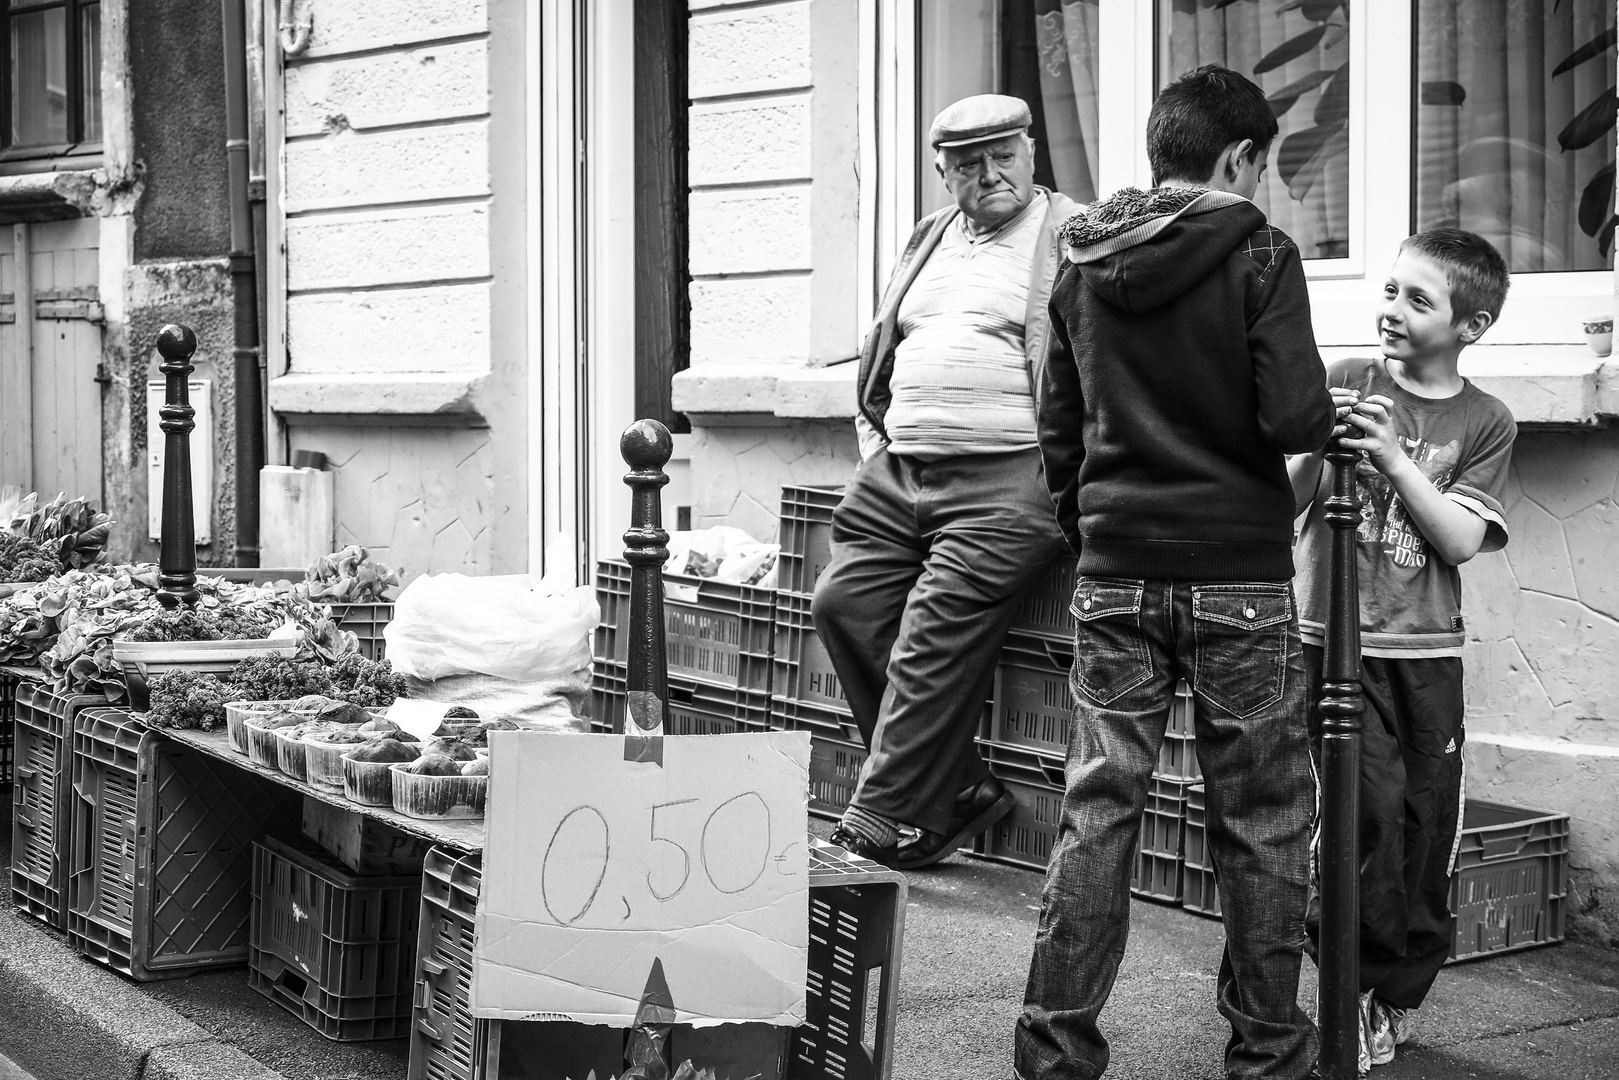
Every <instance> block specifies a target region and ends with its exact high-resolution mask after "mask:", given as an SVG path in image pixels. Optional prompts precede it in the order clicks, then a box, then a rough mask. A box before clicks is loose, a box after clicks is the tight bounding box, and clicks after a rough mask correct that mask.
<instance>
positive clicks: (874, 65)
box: [858, 0, 1619, 355]
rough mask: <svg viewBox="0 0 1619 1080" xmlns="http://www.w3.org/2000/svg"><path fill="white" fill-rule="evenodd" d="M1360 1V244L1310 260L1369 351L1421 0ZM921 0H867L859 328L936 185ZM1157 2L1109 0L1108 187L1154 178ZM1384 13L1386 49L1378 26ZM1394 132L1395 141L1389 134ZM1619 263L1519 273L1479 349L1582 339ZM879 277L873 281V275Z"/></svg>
mask: <svg viewBox="0 0 1619 1080" xmlns="http://www.w3.org/2000/svg"><path fill="white" fill-rule="evenodd" d="M1349 2H1350V64H1351V67H1350V74H1351V84H1350V133H1349V134H1350V137H1349V184H1350V225H1349V240H1350V251H1349V255H1348V256H1347V257H1346V258H1342V259H1306V260H1304V271H1305V276H1306V278H1307V279H1308V280H1309V288H1310V301H1311V308H1312V311H1313V314H1314V321H1315V328H1316V336H1317V340H1318V343H1319V344H1320V345H1321V346H1322V347H1323V348H1324V349H1351V350H1353V349H1365V348H1372V347H1375V346H1376V344H1377V340H1376V334H1375V327H1374V322H1373V314H1372V313H1373V306H1374V304H1375V302H1376V298H1377V296H1378V295H1379V292H1380V289H1381V285H1382V281H1383V276H1384V273H1385V271H1386V269H1387V267H1388V266H1389V265H1390V264H1391V263H1392V262H1393V259H1394V255H1395V253H1396V252H1397V250H1398V248H1399V245H1400V242H1401V241H1402V240H1404V239H1405V238H1406V237H1407V236H1408V235H1410V233H1411V231H1412V227H1413V215H1414V214H1415V209H1416V205H1415V204H1416V199H1415V190H1414V188H1415V177H1414V175H1413V172H1412V163H1413V161H1414V160H1415V157H1414V155H1415V148H1414V143H1415V140H1416V116H1415V114H1414V112H1413V102H1414V101H1415V99H1416V94H1415V84H1416V81H1417V78H1418V72H1417V63H1416V57H1415V55H1414V54H1413V43H1414V38H1415V26H1416V18H1417V5H1416V3H1415V0H1349ZM919 7H920V5H919V3H918V0H879V2H878V3H876V4H870V5H865V4H863V5H861V18H862V25H861V36H862V61H863V62H862V65H861V69H862V87H861V91H862V92H861V117H860V134H861V138H860V145H861V161H862V168H861V184H860V186H861V197H860V207H861V250H860V253H859V259H858V273H859V274H860V281H861V282H862V283H863V285H862V288H861V290H860V293H859V296H860V304H861V309H860V315H861V318H860V325H861V326H862V327H865V326H866V325H869V323H870V320H871V317H872V315H873V314H874V312H875V308H876V304H877V301H878V298H879V295H880V292H881V289H882V287H883V285H884V283H885V282H886V280H887V272H888V270H889V269H890V268H891V267H892V266H893V265H894V262H895V260H896V259H897V258H898V256H899V253H900V252H901V251H902V250H903V248H904V245H905V241H906V240H907V239H908V237H909V236H910V233H911V230H912V228H913V227H914V223H915V220H916V208H917V198H916V192H917V190H918V186H919V184H920V183H921V182H925V179H926V178H924V177H922V175H921V170H922V169H923V168H924V167H927V166H928V164H929V163H928V162H926V161H923V160H921V159H920V157H919V155H918V152H917V149H916V148H917V146H918V140H919V139H920V135H921V132H922V131H924V130H926V128H925V125H926V123H927V121H928V119H930V118H923V117H920V116H918V115H917V109H918V107H919V105H918V103H919V99H920V93H919V91H920V82H919V78H920V66H921V64H920V60H921V58H920V54H919V53H920V46H921V36H920V34H919V33H918V24H919V21H920V13H919ZM1158 7H1159V5H1158V4H1157V3H1142V2H1140V0H1099V3H1098V19H1099V34H1100V40H1101V49H1100V56H1099V57H1098V58H1097V60H1098V93H1099V99H1100V100H1099V104H1100V116H1099V118H1098V120H1099V126H1098V153H1099V162H1098V174H1099V176H1098V179H1099V184H1098V187H1099V189H1100V190H1101V191H1103V192H1111V191H1116V190H1118V189H1119V188H1121V187H1126V186H1132V185H1134V186H1146V185H1148V184H1150V183H1151V181H1152V177H1151V172H1150V169H1149V168H1148V166H1147V154H1146V122H1147V114H1148V112H1149V111H1150V109H1151V106H1152V99H1153V94H1154V92H1155V87H1156V76H1157V63H1158V59H1157V57H1158V48H1157V45H1158V29H1159V26H1158ZM1373 18H1376V19H1377V20H1378V21H1377V27H1378V33H1377V40H1376V47H1375V49H1374V48H1372V47H1371V45H1370V35H1369V28H1370V22H1371V20H1372V19H1373ZM1374 117H1375V118H1377V119H1378V121H1379V123H1380V125H1381V124H1382V122H1383V121H1384V119H1385V118H1393V119H1391V120H1389V122H1388V124H1387V126H1386V127H1380V136H1379V140H1378V147H1377V158H1376V161H1375V162H1374V161H1373V160H1372V159H1371V156H1370V152H1369V145H1370V143H1369V139H1370V133H1371V122H1372V119H1373V118H1374ZM1384 130H1387V131H1388V132H1389V137H1387V138H1384V137H1382V135H1381V132H1382V131H1384ZM1616 275H1619V269H1616V270H1579V271H1560V272H1558V271H1554V272H1547V273H1519V274H1514V275H1513V278H1512V291H1511V298H1510V299H1509V300H1508V303H1507V306H1506V309H1505V310H1504V311H1503V312H1502V317H1501V320H1500V322H1498V323H1497V324H1496V325H1495V326H1493V327H1491V329H1490V331H1489V333H1488V335H1487V336H1486V337H1485V338H1484V340H1483V341H1482V342H1480V344H1479V345H1478V346H1476V347H1475V349H1474V350H1470V351H1471V352H1477V351H1478V350H1481V349H1482V350H1485V351H1486V352H1488V351H1490V350H1492V349H1499V350H1501V351H1502V354H1503V355H1504V354H1505V353H1506V352H1508V351H1511V352H1516V351H1519V350H1521V349H1522V348H1524V347H1526V346H1536V347H1539V348H1538V349H1537V350H1536V352H1537V354H1543V353H1544V348H1545V347H1547V346H1550V347H1554V348H1558V349H1561V348H1563V347H1576V346H1577V347H1578V348H1579V349H1584V348H1585V345H1584V337H1583V334H1582V331H1581V326H1580V320H1581V318H1582V317H1583V316H1585V315H1588V314H1590V313H1592V312H1596V311H1602V310H1608V309H1611V308H1612V307H1613V304H1614V296H1615V282H1616ZM867 283H869V286H870V287H869V288H867V287H865V285H866V284H867Z"/></svg>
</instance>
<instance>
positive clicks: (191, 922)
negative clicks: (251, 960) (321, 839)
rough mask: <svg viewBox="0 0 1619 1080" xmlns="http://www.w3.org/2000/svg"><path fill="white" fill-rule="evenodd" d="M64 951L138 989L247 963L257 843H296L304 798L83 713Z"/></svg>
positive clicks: (142, 729) (77, 728)
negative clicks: (263, 839)
mask: <svg viewBox="0 0 1619 1080" xmlns="http://www.w3.org/2000/svg"><path fill="white" fill-rule="evenodd" d="M72 800H73V842H72V847H71V851H70V857H69V862H68V874H67V881H68V911H67V932H68V942H69V944H71V945H73V947H74V948H76V949H78V951H79V952H80V953H82V954H83V955H85V956H87V957H89V958H90V959H92V960H96V961H99V962H100V963H103V964H106V965H107V966H108V967H111V968H112V969H114V970H115V971H121V972H123V973H124V974H125V975H128V976H129V977H130V978H133V979H139V980H148V979H164V978H171V977H174V976H179V975H189V974H192V973H193V972H197V971H201V970H205V969H209V968H216V967H226V966H232V965H239V964H243V963H246V962H247V951H248V918H249V909H250V906H251V905H250V886H251V884H252V877H253V858H252V856H253V851H252V844H253V839H254V837H256V836H257V835H259V833H261V832H263V831H264V830H265V829H267V828H268V829H274V830H277V831H289V830H290V831H297V828H298V822H299V814H300V811H301V809H302V800H301V798H300V797H299V796H298V795H297V794H296V793H295V792H292V791H289V790H287V789H285V788H282V787H280V786H279V785H276V784H274V783H270V782H268V781H262V780H259V779H258V778H256V777H253V776H251V775H249V774H248V773H246V772H244V771H243V770H242V769H239V768H236V767H234V766H231V765H228V764H226V763H224V762H221V761H216V760H215V759H213V758H212V757H210V756H209V755H207V754H204V753H201V752H199V751H196V750H193V749H191V748H190V747H187V746H185V745H183V744H181V743H177V742H172V741H170V740H167V739H164V738H162V737H161V736H160V735H158V734H157V733H155V732H153V731H150V730H148V729H147V727H146V726H145V725H144V724H143V723H141V721H139V720H137V719H135V717H134V716H133V715H132V714H131V713H129V712H128V711H126V710H123V709H105V708H102V709H85V710H83V711H82V712H80V713H79V715H78V717H77V719H76V721H75V723H74V731H73V794H72Z"/></svg>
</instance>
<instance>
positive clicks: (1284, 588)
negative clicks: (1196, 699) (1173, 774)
mask: <svg viewBox="0 0 1619 1080" xmlns="http://www.w3.org/2000/svg"><path fill="white" fill-rule="evenodd" d="M1192 623H1193V631H1194V633H1195V634H1196V638H1197V654H1196V658H1195V664H1196V669H1195V671H1194V672H1193V677H1192V683H1193V689H1194V690H1196V691H1197V692H1198V693H1199V694H1202V695H1203V696H1205V697H1207V698H1208V699H1209V700H1210V701H1212V702H1214V703H1215V704H1216V705H1218V706H1220V707H1221V708H1223V709H1225V710H1226V711H1228V712H1230V713H1231V714H1232V715H1233V716H1237V717H1247V716H1252V715H1253V714H1254V713H1256V712H1258V711H1259V710H1261V709H1263V708H1265V707H1266V706H1268V705H1274V704H1275V703H1276V702H1277V701H1279V700H1281V697H1282V693H1283V691H1284V690H1285V689H1286V687H1287V642H1288V634H1289V633H1290V632H1291V631H1292V627H1293V589H1292V586H1290V585H1286V584H1281V583H1277V582H1264V581H1261V582H1242V583H1232V584H1229V585H1195V586H1193V587H1192Z"/></svg>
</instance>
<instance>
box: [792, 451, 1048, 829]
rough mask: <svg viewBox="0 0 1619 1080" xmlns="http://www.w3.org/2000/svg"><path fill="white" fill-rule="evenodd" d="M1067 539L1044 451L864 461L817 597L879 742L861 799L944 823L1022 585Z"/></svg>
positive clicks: (849, 687)
mask: <svg viewBox="0 0 1619 1080" xmlns="http://www.w3.org/2000/svg"><path fill="white" fill-rule="evenodd" d="M1062 547H1063V540H1062V535H1061V533H1060V532H1059V531H1058V529H1057V524H1056V520H1055V517H1054V515H1053V511H1052V505H1051V495H1050V494H1049V492H1048V491H1047V490H1046V484H1045V477H1044V475H1043V473H1042V471H1041V466H1040V453H1039V451H1038V450H1023V451H1016V452H1013V453H1007V454H976V455H970V456H963V457H952V458H944V459H941V460H938V461H922V460H919V459H916V458H912V457H906V456H902V455H899V454H891V453H889V452H888V450H887V449H886V448H884V449H881V450H878V451H877V452H876V453H875V454H873V455H872V456H871V457H870V458H869V459H868V460H866V461H864V462H862V463H861V465H860V467H859V469H858V470H857V471H856V472H855V477H854V480H853V481H852V482H851V483H850V484H849V487H848V490H847V492H846V493H845V494H844V496H843V502H842V503H841V504H840V505H839V506H838V508H837V510H836V511H835V512H834V513H833V515H832V561H831V562H830V563H829V564H828V566H827V568H826V569H825V570H824V571H823V572H822V574H821V577H820V580H819V581H818V582H817V583H816V586H815V601H814V606H813V612H814V617H815V629H816V631H817V632H818V633H819V634H820V637H821V642H822V644H824V645H825V646H826V651H827V653H828V654H829V655H830V656H831V659H832V664H833V666H834V667H835V668H836V669H837V673H838V679H839V681H840V682H841V683H842V684H843V691H844V694H845V696H846V697H847V698H848V701H849V709H850V711H851V712H852V713H853V714H854V719H855V723H856V724H858V725H859V727H860V734H861V736H862V737H863V738H864V739H865V741H866V745H867V747H868V748H869V749H870V751H871V752H870V755H869V756H868V757H867V759H866V764H865V767H864V768H863V769H862V770H861V774H860V783H859V786H858V787H857V788H856V790H855V795H854V804H855V805H857V806H859V807H861V808H862V809H865V810H870V811H872V812H873V813H877V814H881V815H883V816H884V817H887V818H890V819H892V820H895V821H900V822H904V823H906V824H909V825H915V826H918V827H920V828H924V829H928V830H930V831H932V832H937V833H948V832H949V831H950V828H949V826H950V821H951V817H952V814H953V810H954V805H955V800H956V796H957V795H958V794H959V793H960V792H961V791H962V790H963V789H964V788H967V787H969V786H971V785H974V784H977V783H978V782H979V781H981V780H983V779H984V777H985V776H987V775H988V770H987V769H986V767H985V765H984V761H983V759H982V758H981V757H979V755H978V751H977V749H976V748H975V747H974V744H973V740H974V739H975V738H976V737H977V735H978V729H979V724H980V721H981V719H982V717H983V713H984V701H985V699H986V698H988V697H989V694H990V691H991V688H992V686H993V683H994V679H995V665H996V661H997V660H998V658H999V655H1000V649H1001V645H1002V643H1003V642H1004V641H1005V639H1006V632H1007V628H1008V627H1009V626H1010V625H1011V622H1012V617H1013V615H1014V613H1015V611H1016V608H1017V602H1018V599H1019V596H1020V594H1021V593H1022V591H1023V589H1024V587H1025V586H1026V585H1028V583H1029V582H1030V580H1031V579H1033V578H1034V577H1035V576H1036V575H1037V574H1038V573H1039V572H1040V571H1041V570H1042V569H1044V568H1045V567H1046V565H1047V564H1048V563H1050V561H1051V560H1052V558H1053V557H1054V556H1055V555H1056V554H1057V553H1058V551H1060V550H1062Z"/></svg>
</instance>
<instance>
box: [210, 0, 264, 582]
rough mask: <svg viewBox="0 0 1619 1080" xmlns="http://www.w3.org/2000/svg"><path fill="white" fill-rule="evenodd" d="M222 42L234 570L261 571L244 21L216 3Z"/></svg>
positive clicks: (239, 7) (225, 3) (260, 392)
mask: <svg viewBox="0 0 1619 1080" xmlns="http://www.w3.org/2000/svg"><path fill="white" fill-rule="evenodd" d="M220 7H221V11H222V12H223V14H224V19H223V22H224V31H225V33H224V36H225V162H226V165H227V167H228V169H229V175H230V276H231V292H232V296H231V306H232V307H233V308H234V310H235V315H236V336H235V338H236V339H235V348H234V349H233V350H232V354H233V356H234V358H235V373H236V565H237V566H249V567H251V566H257V565H259V471H260V470H261V469H263V468H264V385H263V380H262V379H261V378H260V375H259V304H258V272H257V267H256V265H255V260H254V255H253V246H254V245H253V217H252V210H251V207H250V206H249V202H248V129H247V15H246V12H245V10H244V0H220Z"/></svg>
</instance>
